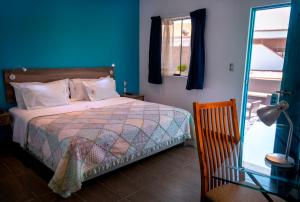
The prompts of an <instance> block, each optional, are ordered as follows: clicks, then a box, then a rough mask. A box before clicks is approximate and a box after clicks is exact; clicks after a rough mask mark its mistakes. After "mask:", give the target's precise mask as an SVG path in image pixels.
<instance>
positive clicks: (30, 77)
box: [3, 67, 114, 103]
mask: <svg viewBox="0 0 300 202" xmlns="http://www.w3.org/2000/svg"><path fill="white" fill-rule="evenodd" d="M3 73H4V86H5V91H6V101H7V102H8V103H15V102H16V100H15V95H14V89H13V87H12V86H11V85H10V84H9V82H51V81H55V80H60V79H66V78H69V79H72V78H99V77H105V76H111V77H114V69H113V67H93V68H51V69H50V68H49V69H48V68H37V69H28V70H27V71H26V72H25V71H23V70H22V69H13V70H12V69H10V70H3ZM11 74H14V75H15V79H14V80H11V79H10V75H11Z"/></svg>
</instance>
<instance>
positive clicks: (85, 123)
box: [26, 101, 194, 197]
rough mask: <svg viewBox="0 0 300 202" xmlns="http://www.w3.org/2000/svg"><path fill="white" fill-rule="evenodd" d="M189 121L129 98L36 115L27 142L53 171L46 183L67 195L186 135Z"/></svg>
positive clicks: (169, 109) (179, 113) (171, 109)
mask: <svg viewBox="0 0 300 202" xmlns="http://www.w3.org/2000/svg"><path fill="white" fill-rule="evenodd" d="M193 124H194V123H193V118H192V116H191V114H190V113H189V112H187V111H185V110H183V109H178V108H174V107H170V106H165V105H160V104H155V103H148V102H142V101H132V102H129V103H125V104H121V105H113V106H109V107H103V108H96V109H91V110H87V111H78V112H70V113H65V114H58V115H50V116H43V117H37V118H34V119H32V120H31V121H30V123H29V127H28V137H27V145H26V146H27V149H28V150H29V151H30V152H31V153H33V155H35V156H36V157H37V158H39V159H40V160H41V161H42V162H44V163H45V164H46V165H47V166H48V167H50V168H51V169H52V170H53V171H54V176H53V178H52V179H51V181H50V183H49V187H50V188H51V189H52V190H53V191H54V192H55V193H58V194H60V195H61V196H63V197H68V196H70V195H71V193H73V192H76V191H78V190H79V189H80V188H81V184H82V182H83V181H85V180H87V179H90V178H92V177H93V176H97V175H99V174H101V173H104V172H105V171H107V170H111V169H112V168H113V167H119V166H120V165H123V164H126V163H127V162H130V161H133V160H134V159H137V158H141V157H143V156H149V155H151V154H153V153H156V152H155V151H157V150H162V149H164V148H168V147H170V146H171V145H175V144H178V143H181V142H184V141H185V140H187V139H190V138H191V136H192V133H193V131H194V128H193V127H194V125H193Z"/></svg>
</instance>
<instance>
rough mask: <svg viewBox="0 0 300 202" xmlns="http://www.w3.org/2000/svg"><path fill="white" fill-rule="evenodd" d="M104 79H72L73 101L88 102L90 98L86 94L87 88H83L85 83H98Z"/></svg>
mask: <svg viewBox="0 0 300 202" xmlns="http://www.w3.org/2000/svg"><path fill="white" fill-rule="evenodd" d="M103 78H104V77H100V78H99V79H70V93H71V100H72V101H77V100H88V97H87V96H86V93H85V88H84V86H83V82H85V81H97V80H101V79H103Z"/></svg>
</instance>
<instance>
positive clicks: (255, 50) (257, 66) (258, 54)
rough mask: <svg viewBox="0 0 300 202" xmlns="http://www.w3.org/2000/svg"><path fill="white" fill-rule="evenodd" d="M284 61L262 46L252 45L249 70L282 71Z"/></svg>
mask: <svg viewBox="0 0 300 202" xmlns="http://www.w3.org/2000/svg"><path fill="white" fill-rule="evenodd" d="M283 62H284V59H283V58H282V57H281V56H279V55H277V54H276V53H275V52H274V51H272V50H271V49H269V48H267V47H266V46H264V45H263V44H253V47H252V58H251V70H259V71H282V67H283Z"/></svg>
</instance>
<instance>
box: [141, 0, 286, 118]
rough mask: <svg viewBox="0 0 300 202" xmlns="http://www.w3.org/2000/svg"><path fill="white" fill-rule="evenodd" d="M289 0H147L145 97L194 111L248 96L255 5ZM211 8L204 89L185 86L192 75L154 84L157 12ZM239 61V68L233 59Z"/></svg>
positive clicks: (143, 47)
mask: <svg viewBox="0 0 300 202" xmlns="http://www.w3.org/2000/svg"><path fill="white" fill-rule="evenodd" d="M286 2H288V1H287V0H252V1H249V0H185V1H182V0H164V1H161V0H151V1H149V0H141V1H140V89H141V92H142V93H144V94H145V99H146V100H149V101H153V102H159V103H163V104H168V105H173V106H176V107H181V108H184V109H187V110H189V111H190V112H192V103H193V102H195V101H199V102H211V101H221V100H227V99H230V98H236V99H237V103H238V111H240V103H241V100H242V92H243V81H244V70H245V60H246V52H247V39H248V27H249V16H250V9H251V8H252V7H258V6H265V5H272V4H278V3H286ZM200 8H207V23H206V40H205V42H206V70H205V85H204V89H203V90H192V91H187V90H185V87H186V81H187V80H186V78H176V77H165V78H164V80H163V84H162V85H154V84H149V83H148V81H147V78H148V54H149V38H150V25H151V20H150V18H151V16H156V15H160V16H162V17H176V16H184V15H188V13H189V12H191V11H194V10H196V9H200ZM230 63H234V71H229V64H230Z"/></svg>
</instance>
